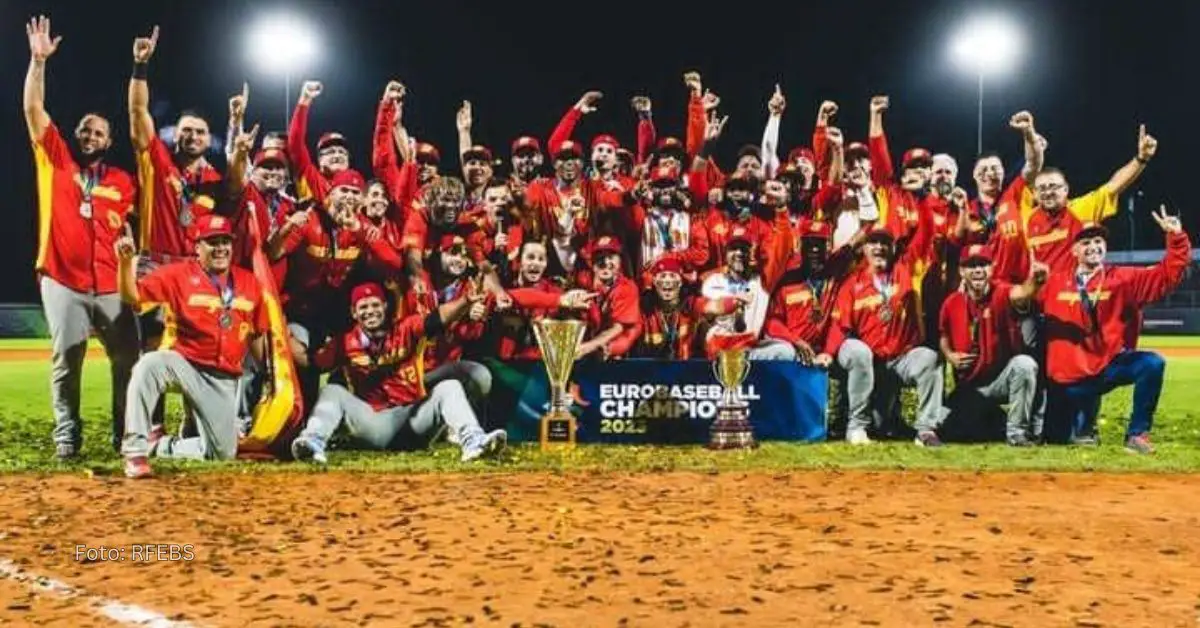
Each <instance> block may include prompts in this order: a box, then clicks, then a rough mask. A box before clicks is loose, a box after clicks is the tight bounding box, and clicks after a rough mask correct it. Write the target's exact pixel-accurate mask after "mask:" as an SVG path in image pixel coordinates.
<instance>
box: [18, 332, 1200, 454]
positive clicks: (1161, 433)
mask: <svg viewBox="0 0 1200 628" xmlns="http://www.w3.org/2000/svg"><path fill="white" fill-rule="evenodd" d="M1143 346H1144V347H1145V348H1164V347H1196V346H1200V338H1161V337H1160V338H1146V339H1145V342H1144V343H1143ZM45 347H46V341H44V340H16V341H12V340H6V341H0V351H3V350H5V349H8V350H13V349H42V348H45ZM48 373H49V362H48V360H36V361H17V362H13V361H5V362H0V472H87V473H97V474H110V473H116V472H119V468H120V460H119V458H118V456H117V454H116V453H114V452H113V450H112V449H111V448H110V446H109V444H108V430H109V418H108V404H109V401H108V400H109V378H108V368H107V363H106V362H104V361H103V360H90V361H89V363H88V365H87V366H86V369H85V372H84V378H83V401H82V413H83V416H84V421H85V425H84V440H85V442H84V450H83V454H84V456H83V460H82V461H80V462H77V463H72V464H62V463H59V462H57V461H56V460H55V458H54V446H53V443H52V442H51V430H52V427H53V419H52V416H51V413H50V400H49V377H48ZM1130 393H1131V390H1130V389H1123V390H1119V391H1117V392H1115V393H1113V394H1111V395H1109V396H1108V397H1107V398H1106V399H1105V400H1104V406H1103V410H1102V415H1101V427H1102V440H1103V441H1104V444H1103V445H1102V446H1101V447H1099V448H1077V447H1057V446H1055V447H1041V448H1037V449H1011V448H1008V447H1006V446H1004V445H949V446H947V447H945V448H943V449H941V450H936V451H931V450H924V449H920V448H917V447H915V446H913V445H911V444H907V443H881V444H876V445H873V446H871V447H867V448H851V447H849V446H847V445H845V444H843V443H829V444H793V443H766V444H764V445H763V446H762V447H761V448H760V449H758V450H756V451H752V452H723V453H715V452H709V451H707V450H705V449H702V448H699V447H631V446H582V447H580V448H578V449H577V450H575V451H573V452H567V453H556V454H543V453H541V452H540V451H538V450H537V448H536V447H535V446H517V447H513V448H512V449H511V450H510V452H509V453H508V454H507V456H506V457H505V458H504V459H502V460H497V461H491V462H486V463H481V464H474V465H462V464H460V463H459V462H458V453H457V450H456V449H455V448H452V447H449V446H445V445H443V446H440V447H436V448H434V449H432V450H430V451H422V452H415V453H398V454H386V453H365V452H353V451H334V452H333V453H332V454H331V456H330V461H331V465H330V467H331V468H335V469H339V468H340V469H345V470H358V471H396V472H415V473H419V472H439V471H475V472H512V471H551V472H565V471H575V470H586V471H605V470H608V471H616V472H629V471H666V470H691V471H707V472H721V471H741V470H766V471H771V470H786V469H811V468H817V469H863V468H866V469H958V470H1013V471H1017V470H1024V471H1031V470H1064V471H1091V470H1097V471H1159V472H1192V471H1200V358H1172V359H1171V360H1170V362H1169V365H1168V368H1167V380H1166V390H1165V392H1164V394H1163V399H1162V402H1161V404H1160V406H1159V410H1158V415H1157V418H1156V425H1155V430H1154V437H1155V443H1156V444H1157V445H1158V448H1159V451H1158V453H1157V454H1156V455H1154V456H1150V457H1138V456H1134V455H1131V454H1128V453H1126V452H1125V451H1124V449H1123V447H1121V446H1120V443H1121V436H1122V434H1123V430H1124V426H1125V420H1126V417H1127V413H1128V410H1129V405H1130ZM169 409H171V410H172V412H171V414H173V415H177V414H178V408H177V406H169ZM155 468H156V469H157V470H160V471H174V472H188V473H190V472H237V473H259V472H272V471H276V470H288V471H292V470H297V469H299V468H302V467H300V466H299V465H295V464H274V463H207V462H193V463H182V462H157V463H156V466H155Z"/></svg>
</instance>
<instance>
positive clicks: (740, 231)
mask: <svg viewBox="0 0 1200 628" xmlns="http://www.w3.org/2000/svg"><path fill="white" fill-rule="evenodd" d="M734 242H743V243H745V244H749V245H751V246H753V245H754V240H752V239H751V238H750V230H749V229H747V228H746V227H744V226H742V225H737V226H735V227H734V228H733V230H732V231H730V232H729V244H730V245H732V244H733V243H734Z"/></svg>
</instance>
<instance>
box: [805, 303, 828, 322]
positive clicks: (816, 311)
mask: <svg viewBox="0 0 1200 628" xmlns="http://www.w3.org/2000/svg"><path fill="white" fill-rule="evenodd" d="M808 318H809V320H811V321H812V322H814V323H819V322H821V319H822V318H824V312H822V311H821V304H820V303H815V304H813V307H812V311H811V312H809V313H808Z"/></svg>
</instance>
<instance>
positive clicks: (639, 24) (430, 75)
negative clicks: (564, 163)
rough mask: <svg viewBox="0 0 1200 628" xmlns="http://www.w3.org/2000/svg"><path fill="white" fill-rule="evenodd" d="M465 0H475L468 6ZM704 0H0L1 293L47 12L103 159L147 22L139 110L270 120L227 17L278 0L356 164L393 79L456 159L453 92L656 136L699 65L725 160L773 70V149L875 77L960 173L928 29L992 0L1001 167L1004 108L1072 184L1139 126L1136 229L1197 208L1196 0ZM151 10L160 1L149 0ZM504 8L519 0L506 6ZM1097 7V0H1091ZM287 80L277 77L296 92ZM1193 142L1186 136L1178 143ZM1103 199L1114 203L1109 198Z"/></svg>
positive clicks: (53, 84) (893, 120) (64, 102)
mask: <svg viewBox="0 0 1200 628" xmlns="http://www.w3.org/2000/svg"><path fill="white" fill-rule="evenodd" d="M476 4H478V5H479V6H474V5H476ZM711 5H712V3H708V2H691V3H672V2H647V1H645V0H643V1H642V2H637V3H625V2H613V1H609V2H576V3H574V4H570V3H568V2H558V3H546V2H528V1H521V2H497V3H482V2H480V3H473V2H464V1H461V0H436V1H432V2H429V1H425V2H396V1H394V0H393V1H383V0H369V1H351V0H342V1H338V2H331V1H330V2H315V1H310V2H305V1H291V2H280V3H274V4H272V3H270V2H251V1H248V0H233V1H221V0H208V1H205V2H187V3H185V2H177V1H163V0H157V1H151V0H145V1H132V2H121V1H116V0H114V1H109V2H76V1H65V0H63V1H57V2H50V1H47V2H32V1H26V0H4V2H2V3H0V22H2V23H3V24H4V28H6V29H7V31H5V32H6V33H7V36H6V37H2V38H0V47H2V48H0V85H5V86H7V88H8V89H9V90H10V91H9V93H10V94H11V96H10V98H9V99H8V100H7V102H8V103H9V104H8V106H7V107H6V108H5V109H4V110H3V112H2V113H3V115H2V116H0V118H2V119H3V120H4V122H3V123H2V124H0V132H2V133H3V138H4V140H5V142H4V144H5V146H6V149H5V150H4V151H3V152H2V153H0V172H2V173H3V174H2V175H0V176H2V177H3V179H2V180H0V182H2V183H3V185H4V189H6V190H7V191H8V194H7V196H6V198H7V199H8V200H7V201H6V202H5V205H4V207H3V208H2V210H0V211H3V212H4V214H5V215H7V216H9V217H10V220H9V222H10V226H9V227H8V229H6V230H5V232H6V233H7V234H9V235H8V238H9V242H7V243H5V245H4V246H0V263H2V264H3V267H4V268H6V269H10V272H8V273H7V274H6V277H7V281H5V283H4V285H3V289H2V293H0V301H10V302H11V301H22V302H35V301H37V290H36V286H35V283H34V276H33V272H32V269H33V260H34V256H35V249H36V209H35V208H36V205H35V194H34V185H33V181H34V174H33V160H32V153H31V151H30V150H29V147H28V141H27V137H28V136H27V133H26V130H25V125H24V120H23V117H22V114H21V88H22V81H23V80H24V75H25V70H26V68H27V66H28V61H29V50H28V46H27V43H26V38H25V35H24V32H23V24H24V23H25V22H26V21H27V20H28V19H29V17H30V16H33V15H36V14H39V13H44V14H47V15H49V16H50V17H51V18H52V20H53V28H54V31H55V34H57V35H63V38H64V40H63V43H62V45H61V46H60V48H59V50H58V53H57V54H56V55H55V56H54V57H53V58H52V59H51V61H50V64H49V67H48V70H47V76H48V79H47V89H46V92H47V93H46V100H47V108H48V110H49V111H50V114H51V116H52V117H53V118H54V119H55V121H56V122H57V123H58V124H59V125H60V126H62V127H68V128H72V127H73V126H74V124H75V123H76V122H77V120H78V118H79V116H80V115H82V114H83V113H85V112H86V111H91V110H97V111H100V112H102V113H104V114H106V115H108V116H109V117H110V119H111V120H113V121H114V123H115V124H114V126H115V131H116V143H115V145H114V147H113V150H112V155H111V157H112V160H113V161H115V162H116V163H118V164H121V165H123V166H124V167H127V168H131V167H132V162H133V159H132V152H131V149H130V147H129V143H128V117H127V114H126V101H125V94H126V88H127V85H128V78H129V71H130V64H131V55H130V49H131V45H132V41H133V38H134V37H135V36H137V35H139V34H148V33H149V31H150V28H151V27H152V26H153V25H154V24H158V25H160V26H161V29H162V35H161V39H160V42H159V48H158V51H157V52H156V53H155V56H154V59H153V61H152V63H151V69H150V86H151V98H152V103H153V104H152V108H153V109H154V111H155V112H156V122H157V123H158V125H159V126H160V127H161V126H166V125H168V124H170V123H172V122H173V120H174V118H175V115H177V113H178V111H179V110H180V109H181V108H186V107H199V108H201V109H202V110H204V111H205V112H207V113H208V114H209V117H210V123H211V124H212V126H213V130H214V131H216V132H218V133H219V134H221V135H223V134H224V128H225V119H226V115H227V113H226V112H227V104H226V103H227V101H228V98H229V96H230V95H231V94H233V93H234V92H236V91H237V90H238V89H240V86H241V83H242V81H243V80H248V81H249V82H250V86H251V97H250V107H249V114H248V115H249V118H250V120H251V121H252V122H253V121H255V120H257V121H261V122H263V123H264V126H265V127H266V128H267V129H269V130H274V129H279V130H282V129H283V128H284V120H283V117H284V90H283V81H282V80H281V79H277V78H270V77H266V76H263V75H261V74H259V73H258V72H257V71H256V70H255V69H254V68H253V66H252V65H251V64H250V63H249V62H248V61H247V55H248V51H247V47H246V44H245V31H246V30H247V29H248V27H249V25H250V24H251V23H253V22H254V18H255V17H256V16H258V15H260V14H261V13H266V12H270V11H271V10H272V9H275V8H280V7H287V8H291V9H294V10H296V11H298V12H300V13H302V14H304V15H306V16H307V17H308V18H309V19H310V20H311V21H312V22H313V23H315V24H318V25H319V28H320V29H321V38H322V54H321V58H320V59H319V60H318V61H317V62H316V63H315V65H314V67H313V68H312V69H311V70H310V71H308V72H305V73H304V74H305V78H317V79H320V80H321V81H323V82H324V84H325V93H324V94H323V95H322V96H321V97H320V98H319V99H318V100H317V101H316V103H315V105H314V112H313V116H312V120H311V124H312V126H311V128H310V131H309V133H310V141H313V142H315V138H316V137H317V136H318V135H319V134H320V133H321V132H323V131H325V130H330V129H336V130H339V131H342V132H343V133H345V135H346V136H347V137H348V138H349V140H350V141H351V144H352V151H353V161H354V165H355V167H357V168H359V169H361V170H363V171H364V173H365V174H367V175H368V176H369V169H370V162H369V145H368V141H369V137H370V133H371V127H372V124H373V121H374V112H375V106H376V103H377V102H378V99H379V96H380V94H381V92H382V90H383V86H384V84H385V83H386V82H387V80H389V79H391V78H397V79H399V80H401V81H403V82H404V83H405V84H406V85H407V86H408V87H409V98H408V101H407V103H406V106H405V115H406V124H407V127H408V128H409V130H410V132H412V133H413V134H414V135H416V136H417V137H419V138H420V139H423V140H427V141H432V142H434V143H435V144H436V145H438V146H439V148H441V149H442V154H443V156H444V159H443V168H451V167H455V169H456V164H455V163H454V160H453V159H452V155H453V152H454V147H455V146H456V142H455V137H456V135H455V129H454V114H455V110H456V108H457V105H458V103H459V102H460V101H461V100H463V99H464V98H465V99H469V100H471V101H472V103H473V104H474V108H475V117H476V123H475V130H474V136H475V139H476V142H478V143H484V144H487V145H490V146H491V147H493V149H495V150H496V151H497V152H498V153H499V154H503V155H504V156H505V157H507V154H508V150H507V147H508V144H509V143H510V142H511V140H512V139H513V138H514V137H516V136H517V135H519V134H522V133H532V134H536V135H537V136H539V137H540V138H542V140H543V141H545V138H546V137H547V136H548V135H549V133H550V130H551V129H552V128H553V127H554V125H555V123H556V122H557V121H558V119H559V117H560V116H561V115H562V113H563V112H564V111H565V110H566V109H567V108H568V107H570V106H571V105H572V104H573V103H574V102H575V101H576V100H577V99H578V97H579V96H580V94H582V93H583V92H584V91H585V90H586V89H599V90H601V91H603V92H604V94H605V99H604V101H603V102H602V103H601V109H600V111H598V112H596V113H594V114H592V115H590V116H588V117H587V118H586V120H585V122H584V123H583V124H582V125H581V126H580V127H579V130H578V132H577V136H576V137H577V139H583V140H590V138H591V137H592V136H594V135H595V134H597V133H599V132H602V131H609V132H613V133H615V134H616V135H617V137H618V138H619V139H620V140H621V141H622V142H623V143H626V144H628V145H632V143H633V140H634V127H635V124H636V121H635V118H634V115H633V113H632V111H631V109H630V107H629V98H630V96H633V95H635V94H640V93H644V94H646V95H649V96H650V97H651V98H652V99H653V100H654V112H655V122H656V124H657V126H658V129H659V133H660V135H661V134H664V133H669V134H675V135H680V134H682V130H683V118H684V110H685V105H686V97H687V93H686V89H685V88H684V86H683V84H682V81H681V78H680V77H681V75H682V73H683V72H684V71H685V70H689V69H696V70H698V71H700V72H701V73H702V74H703V76H704V83H705V86H706V87H708V88H710V89H712V90H714V91H716V92H717V93H718V94H720V96H721V97H722V109H723V110H724V111H725V113H727V114H728V115H730V123H729V126H728V127H727V129H726V135H725V137H724V138H723V139H722V145H721V151H720V152H719V154H718V156H719V158H720V159H721V163H722V165H729V162H730V161H731V159H732V156H733V153H735V152H736V150H737V149H738V147H740V146H741V145H743V144H746V143H755V144H757V143H758V141H759V138H760V136H761V133H762V126H763V124H764V122H765V121H766V100H767V98H768V97H769V95H770V92H771V89H772V87H773V85H774V84H775V83H776V82H780V83H782V85H783V89H784V92H785V94H786V95H787V97H788V108H787V112H786V113H785V115H784V121H783V133H782V145H783V146H782V150H781V153H782V152H786V150H787V149H790V148H791V147H793V146H795V145H798V144H808V143H809V141H810V140H809V138H810V137H811V133H812V124H813V120H814V119H815V116H816V108H817V105H818V104H819V103H820V101H821V100H823V99H826V98H828V99H832V100H835V101H837V102H838V103H839V104H840V105H841V112H840V114H839V116H838V118H837V121H836V123H837V124H838V125H839V126H840V127H842V129H843V130H845V131H846V134H847V137H848V139H850V140H853V139H865V136H866V131H867V128H866V127H867V103H868V101H869V99H870V96H871V95H872V94H876V93H884V94H888V95H890V96H891V110H890V112H889V113H888V114H887V119H886V123H887V129H888V132H889V139H890V141H891V145H892V149H893V151H894V153H895V154H896V156H897V158H898V154H899V152H900V151H902V150H904V149H905V148H907V147H909V146H912V145H918V144H919V145H923V146H925V147H928V148H930V149H932V150H934V151H935V152H942V151H944V152H949V153H951V154H953V155H955V156H956V157H957V158H958V160H959V170H960V172H959V183H960V185H963V186H964V187H967V188H968V189H969V190H970V189H972V186H971V185H970V182H971V181H970V167H971V160H972V158H973V157H974V153H975V116H976V89H977V86H976V83H975V79H974V78H972V77H969V76H964V75H963V74H962V73H960V72H959V71H958V70H957V69H956V67H955V66H954V65H953V64H951V63H950V62H949V60H948V59H947V41H948V40H949V38H950V36H951V33H952V32H953V28H954V26H955V24H957V23H960V22H962V21H963V20H964V19H965V17H966V16H967V15H968V14H972V13H976V12H980V11H984V12H987V11H996V10H999V11H1004V12H1006V13H1008V14H1011V15H1012V16H1013V17H1014V19H1015V20H1016V21H1017V22H1018V23H1019V24H1020V25H1021V26H1022V27H1023V28H1024V30H1025V42H1026V49H1025V51H1024V57H1023V59H1022V60H1021V62H1020V63H1019V66H1018V69H1017V70H1016V71H1015V72H1014V73H1012V74H1011V75H1009V76H1007V77H1005V78H1003V79H998V80H996V81H993V82H991V83H989V85H987V89H986V95H985V110H984V146H985V148H994V149H996V150H999V151H1001V152H1002V154H1003V155H1004V157H1005V162H1006V164H1008V167H1009V168H1012V167H1014V166H1015V165H1016V164H1017V163H1019V159H1020V155H1021V152H1020V140H1019V138H1018V136H1017V134H1016V133H1015V132H1014V131H1011V130H1010V129H1008V127H1007V120H1008V117H1009V116H1010V115H1011V114H1012V113H1014V112H1016V111H1017V110H1019V109H1022V108H1027V109H1030V110H1031V111H1033V113H1034V115H1035V116H1036V118H1037V127H1038V129H1039V131H1040V132H1041V133H1042V134H1044V135H1046V136H1047V137H1048V139H1049V140H1050V149H1049V152H1048V154H1047V164H1048V165H1053V166H1057V167H1059V168H1062V169H1063V170H1065V172H1066V173H1067V175H1068V177H1069V179H1070V181H1071V183H1072V189H1073V191H1075V192H1080V193H1081V192H1084V191H1086V190H1089V189H1091V188H1093V187H1095V186H1096V185H1099V184H1100V183H1102V182H1103V181H1105V180H1107V178H1108V177H1109V175H1110V174H1111V173H1112V171H1113V170H1115V169H1116V168H1117V167H1118V166H1119V165H1120V164H1123V163H1125V162H1126V161H1127V160H1128V159H1130V158H1131V157H1133V155H1134V151H1135V144H1136V140H1137V125H1138V123H1139V122H1145V123H1146V124H1147V126H1148V129H1149V131H1150V132H1151V133H1152V134H1154V135H1155V136H1156V137H1158V139H1159V151H1158V156H1157V157H1156V158H1155V160H1154V161H1153V162H1152V163H1151V165H1150V167H1149V169H1148V170H1147V171H1146V173H1145V174H1144V175H1143V177H1142V179H1141V180H1139V182H1138V183H1137V184H1136V185H1135V188H1134V189H1140V190H1143V191H1144V197H1143V198H1142V199H1141V200H1139V208H1138V211H1139V212H1140V215H1139V216H1138V217H1137V244H1138V245H1139V246H1141V247H1144V248H1151V247H1153V248H1159V247H1160V246H1161V240H1160V239H1159V236H1158V235H1157V233H1158V232H1157V229H1156V227H1155V226H1154V224H1153V222H1152V221H1151V219H1150V218H1149V216H1148V215H1146V214H1147V213H1148V212H1149V211H1150V209H1151V208H1152V207H1157V204H1158V203H1159V202H1161V201H1164V200H1165V201H1167V202H1168V203H1170V204H1171V205H1172V206H1173V207H1175V208H1176V209H1182V210H1183V211H1184V224H1185V227H1187V228H1188V230H1189V231H1194V230H1195V229H1196V228H1197V223H1196V220H1197V219H1196V218H1194V217H1195V216H1197V215H1200V214H1198V213H1197V212H1195V211H1193V210H1192V209H1191V208H1190V207H1186V206H1182V205H1181V204H1182V203H1185V202H1189V201H1191V200H1192V199H1191V198H1189V195H1188V194H1187V192H1188V191H1189V190H1190V189H1193V188H1192V186H1193V185H1194V184H1195V181H1194V180H1187V179H1185V177H1186V176H1188V175H1189V174H1191V171H1192V167H1191V166H1192V164H1191V163H1189V162H1188V161H1187V160H1186V153H1185V150H1184V147H1185V146H1186V147H1188V148H1191V149H1193V150H1194V148H1195V146H1196V145H1197V140H1198V139H1200V138H1198V137H1197V134H1196V132H1195V124H1194V123H1192V124H1188V121H1189V119H1190V118H1192V117H1194V116H1195V115H1196V114H1195V112H1194V111H1193V109H1195V108H1196V107H1195V104H1194V101H1193V99H1192V98H1191V97H1189V96H1188V94H1189V93H1190V92H1192V91H1193V90H1194V80H1195V71H1194V62H1195V60H1196V58H1197V57H1196V54H1195V52H1194V46H1195V44H1196V41H1197V39H1198V38H1200V2H1194V1H1191V2H1189V1H1188V0H1174V1H1169V0H1168V1H1153V2H1137V3H1133V2H1103V3H1101V2H1085V1H1082V0H1080V1H1078V2H1066V1H1060V2H1051V1H1047V0H1043V1H1040V2H1035V1H1011V2H990V3H986V2H979V3H975V2H950V1H936V0H927V1H924V2H919V3H915V2H879V1H874V2H864V1H847V0H841V1H838V2H819V3H817V2H804V3H801V2H794V1H793V2H786V3H784V2H780V3H778V6H777V7H775V6H773V3H771V2H757V3H748V2H735V3H726V4H725V5H724V6H725V7H726V8H724V9H722V10H719V11H710V12H705V11H703V8H704V7H707V6H711ZM168 7H169V8H168ZM518 7H519V8H518ZM1102 7H1103V8H1102ZM300 79H301V77H294V79H293V82H292V89H293V92H292V93H293V97H294V95H295V90H296V88H297V87H298V85H299V82H300ZM1193 154H1194V153H1193ZM1121 200H1122V211H1124V208H1125V202H1126V201H1127V198H1125V197H1123V198H1122V199H1121ZM1109 227H1110V229H1112V232H1113V234H1112V244H1111V248H1114V249H1117V248H1126V246H1127V245H1128V237H1129V236H1128V233H1129V231H1128V222H1127V220H1126V218H1125V217H1124V216H1120V217H1118V218H1117V219H1115V220H1113V221H1111V223H1110V225H1109Z"/></svg>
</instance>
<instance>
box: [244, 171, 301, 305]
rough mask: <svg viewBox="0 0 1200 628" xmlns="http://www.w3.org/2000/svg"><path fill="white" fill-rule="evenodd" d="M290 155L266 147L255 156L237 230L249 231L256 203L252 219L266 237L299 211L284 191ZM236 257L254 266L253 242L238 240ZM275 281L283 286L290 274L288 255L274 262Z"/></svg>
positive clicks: (272, 269)
mask: <svg viewBox="0 0 1200 628" xmlns="http://www.w3.org/2000/svg"><path fill="white" fill-rule="evenodd" d="M287 164H288V162H287V155H286V154H284V152H283V151H281V150H278V149H263V150H260V151H259V152H258V154H257V155H255V156H254V168H253V170H251V171H250V185H247V186H245V187H244V188H243V190H242V195H241V202H240V206H239V208H238V212H237V214H236V216H235V219H234V231H235V232H236V233H242V234H249V233H250V227H249V220H251V215H250V207H251V206H253V207H254V216H253V219H254V220H257V221H258V232H259V233H261V234H263V237H270V234H272V233H275V232H276V231H278V230H279V229H280V228H281V227H282V226H283V223H284V222H286V221H287V219H288V217H290V216H291V215H292V214H294V213H295V212H296V200H295V199H293V198H292V197H290V196H288V195H287V193H286V192H285V191H284V188H285V187H287V182H288V165H287ZM235 246H236V249H237V250H236V251H235V252H234V259H235V260H236V263H237V265H239V266H241V267H243V268H250V267H251V260H252V256H253V255H254V242H253V241H252V240H251V238H250V237H248V235H247V237H243V238H241V239H239V240H238V241H237V242H236V243H235ZM271 271H272V274H273V275H274V276H275V285H276V286H283V282H284V279H285V278H286V277H287V259H286V258H284V259H279V260H276V261H275V262H273V263H272V264H271Z"/></svg>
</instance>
